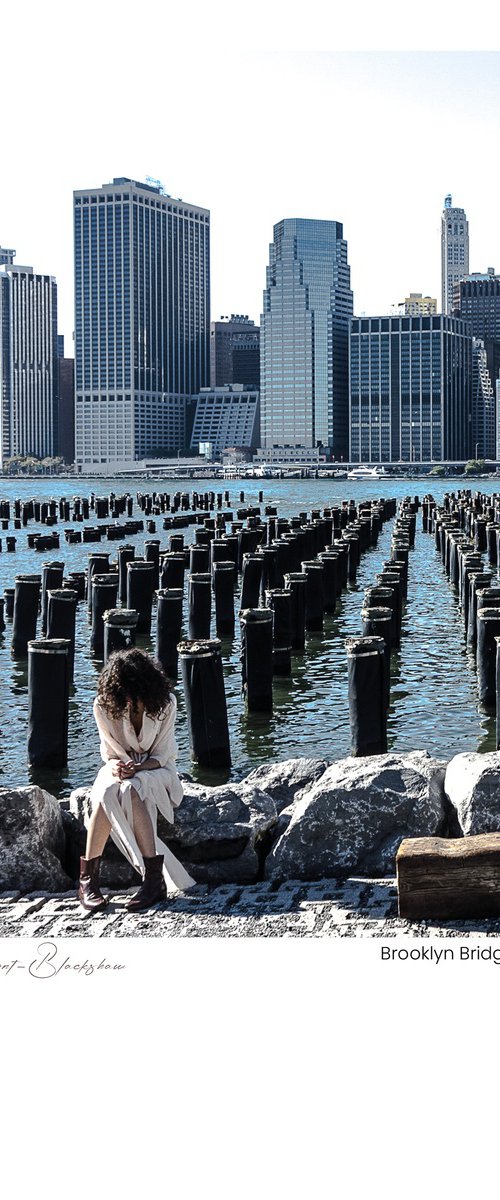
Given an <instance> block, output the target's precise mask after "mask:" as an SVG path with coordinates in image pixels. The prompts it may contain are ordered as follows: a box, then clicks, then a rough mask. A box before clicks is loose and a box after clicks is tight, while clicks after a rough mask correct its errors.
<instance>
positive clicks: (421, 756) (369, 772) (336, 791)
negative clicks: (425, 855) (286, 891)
mask: <svg viewBox="0 0 500 1200" xmlns="http://www.w3.org/2000/svg"><path fill="white" fill-rule="evenodd" d="M442 777H443V767H442V764H440V763H437V762H435V761H434V760H433V759H431V758H430V757H429V755H428V754H427V752H426V751H424V750H414V751H412V753H410V754H393V753H389V754H377V755H370V756H369V757H366V758H344V759H341V760H340V761H339V762H336V763H332V765H331V766H329V767H328V768H327V769H326V770H325V771H324V772H323V774H322V775H321V776H320V778H319V779H318V780H317V781H316V783H314V784H313V785H312V787H310V788H308V789H307V790H306V791H303V792H302V793H301V794H300V795H299V796H298V798H296V799H295V802H294V804H293V807H292V812H291V815H290V820H289V822H288V825H287V828H286V829H285V831H284V832H283V833H282V834H281V836H280V837H279V838H278V840H277V841H276V843H275V845H274V846H273V847H272V849H271V851H270V853H269V855H268V857H267V859H266V868H265V876H266V878H268V879H305V880H312V879H322V878H328V877H332V876H335V875H344V874H346V873H348V872H353V871H357V872H359V873H360V874H362V875H372V876H373V875H390V874H395V856H396V851H397V849H398V846H399V843H400V842H401V840H402V838H404V837H425V836H427V835H428V836H431V835H436V834H440V833H441V832H442V829H443V825H444V824H445V820H446V816H445V804H444V792H443V786H442ZM282 815H283V814H282Z"/></svg>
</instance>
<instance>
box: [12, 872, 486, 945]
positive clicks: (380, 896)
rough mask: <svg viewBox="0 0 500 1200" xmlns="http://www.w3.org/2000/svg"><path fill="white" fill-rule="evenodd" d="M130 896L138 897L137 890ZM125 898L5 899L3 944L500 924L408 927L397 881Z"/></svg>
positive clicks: (468, 927) (293, 883) (403, 931)
mask: <svg viewBox="0 0 500 1200" xmlns="http://www.w3.org/2000/svg"><path fill="white" fill-rule="evenodd" d="M131 891H132V892H133V891H135V888H132V889H131ZM127 895H128V893H127V892H120V893H116V894H112V893H110V904H109V907H108V909H106V910H105V911H104V912H103V913H100V914H97V915H96V916H86V915H85V914H83V913H82V910H81V909H80V906H79V904H78V902H77V900H76V899H75V894H74V892H67V893H65V894H64V895H59V896H57V895H52V896H49V895H48V894H47V893H42V892H38V893H32V894H31V895H30V896H22V897H20V896H19V895H17V894H16V893H15V892H14V893H4V894H2V893H0V938H10V937H24V938H45V937H50V938H56V937H62V938H72V937H78V938H80V937H88V938H110V937H113V938H115V937H116V938H126V937H147V938H163V937H219V938H257V937H280V938H281V937H297V938H303V937H313V938H321V937H328V938H332V937H333V938H335V937H339V938H382V939H393V938H401V937H404V938H406V939H408V941H411V940H412V939H415V938H431V937H440V938H448V937H468V938H475V937H480V938H483V939H484V938H488V937H490V938H497V937H498V936H500V918H499V919H489V920H474V921H449V922H442V923H439V922H437V921H421V922H409V921H403V920H400V919H399V918H398V915H397V893H396V881H395V879H392V878H390V879H360V878H355V877H353V878H351V879H347V880H344V881H342V882H339V881H337V880H335V879H325V880H321V881H319V882H316V883H302V882H300V881H299V880H289V881H288V882H287V883H283V884H281V885H280V886H279V887H276V886H275V885H273V884H272V883H256V884H254V885H252V886H250V887H238V886H236V885H234V884H227V885H226V886H224V887H217V888H208V887H206V886H203V885H198V886H197V887H196V888H192V889H191V891H189V892H187V893H186V894H185V895H183V896H178V897H176V898H173V899H171V900H167V901H165V902H164V903H163V904H159V905H157V907H156V908H154V909H151V910H149V911H148V912H145V913H136V914H133V913H127V912H126V911H125V907H124V906H125V901H126V897H127Z"/></svg>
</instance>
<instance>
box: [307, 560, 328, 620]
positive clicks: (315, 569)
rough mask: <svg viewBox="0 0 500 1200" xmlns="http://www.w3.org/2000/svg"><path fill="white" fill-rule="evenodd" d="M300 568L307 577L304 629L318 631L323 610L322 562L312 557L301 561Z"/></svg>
mask: <svg viewBox="0 0 500 1200" xmlns="http://www.w3.org/2000/svg"><path fill="white" fill-rule="evenodd" d="M302 570H303V572H304V574H305V576H306V578H307V590H306V629H308V630H309V632H311V633H315V632H320V631H321V630H322V629H323V616H324V611H325V599H324V596H325V591H324V582H323V570H324V568H323V563H322V562H317V561H315V560H314V559H312V560H310V561H309V562H303V563H302Z"/></svg>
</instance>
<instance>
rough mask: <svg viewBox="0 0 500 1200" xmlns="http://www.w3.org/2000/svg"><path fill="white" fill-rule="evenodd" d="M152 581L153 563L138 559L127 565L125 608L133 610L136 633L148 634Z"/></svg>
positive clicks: (151, 603) (152, 589) (153, 574)
mask: <svg viewBox="0 0 500 1200" xmlns="http://www.w3.org/2000/svg"><path fill="white" fill-rule="evenodd" d="M154 580H155V570H154V563H149V562H144V561H143V559H139V558H134V559H133V560H132V561H131V562H128V563H127V608H128V609H135V611H136V613H137V615H138V620H137V633H149V632H150V629H151V610H152V607H153V591H154ZM111 607H113V606H111Z"/></svg>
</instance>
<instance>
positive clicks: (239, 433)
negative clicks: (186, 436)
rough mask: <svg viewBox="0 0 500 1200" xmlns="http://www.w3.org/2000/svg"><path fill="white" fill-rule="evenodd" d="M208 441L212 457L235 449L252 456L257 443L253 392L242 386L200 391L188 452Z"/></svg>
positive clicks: (256, 398)
mask: <svg viewBox="0 0 500 1200" xmlns="http://www.w3.org/2000/svg"><path fill="white" fill-rule="evenodd" d="M202 442H210V443H211V445H212V454H213V457H214V458H220V457H221V455H222V452H223V450H227V449H229V448H230V447H236V446H237V447H239V448H240V449H242V450H248V452H249V457H250V452H252V453H253V451H254V450H256V449H257V446H258V445H259V444H260V406H259V393H258V390H257V389H253V390H252V389H250V388H246V387H244V386H243V384H232V385H230V386H228V387H220V388H204V389H202V390H201V391H200V394H199V397H198V403H197V405H196V413H195V417H194V423H193V432H192V435H191V449H192V450H198V447H199V445H200V443H202Z"/></svg>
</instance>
